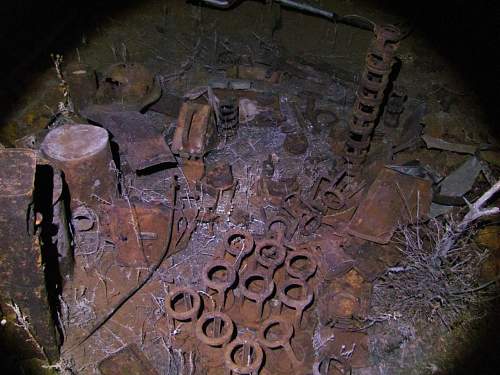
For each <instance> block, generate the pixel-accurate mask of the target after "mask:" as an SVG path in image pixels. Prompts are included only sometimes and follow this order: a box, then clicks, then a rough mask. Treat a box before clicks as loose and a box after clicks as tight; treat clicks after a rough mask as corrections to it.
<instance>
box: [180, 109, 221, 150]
mask: <svg viewBox="0 0 500 375" xmlns="http://www.w3.org/2000/svg"><path fill="white" fill-rule="evenodd" d="M214 135H215V126H214V121H213V116H212V108H211V107H210V106H209V105H208V104H198V103H193V102H186V103H183V104H182V107H181V109H180V112H179V118H178V120H177V127H176V129H175V133H174V139H173V141H172V151H173V152H174V153H176V154H179V155H181V156H195V157H202V156H203V155H205V153H206V152H207V151H208V150H209V148H210V146H211V144H212V142H213V140H214Z"/></svg>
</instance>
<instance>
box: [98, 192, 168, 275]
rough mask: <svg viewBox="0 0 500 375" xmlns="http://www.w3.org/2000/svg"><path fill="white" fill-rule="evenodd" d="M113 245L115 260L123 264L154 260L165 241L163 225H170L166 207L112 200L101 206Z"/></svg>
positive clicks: (165, 235) (139, 265)
mask: <svg viewBox="0 0 500 375" xmlns="http://www.w3.org/2000/svg"><path fill="white" fill-rule="evenodd" d="M102 209H103V210H104V212H105V213H106V217H105V218H103V219H102V221H103V226H104V225H105V226H106V227H107V228H108V231H109V234H110V236H111V240H112V241H113V243H114V245H115V248H116V258H115V259H116V262H117V264H119V265H121V266H126V267H141V266H147V265H149V264H151V263H152V262H154V261H155V260H157V259H158V258H159V257H160V255H161V253H162V251H163V250H164V248H165V246H166V243H167V241H168V238H167V233H166V231H165V228H168V227H169V226H170V215H171V212H170V209H169V208H167V207H165V206H161V205H152V204H148V203H143V202H130V201H128V202H127V201H125V200H120V201H115V203H114V204H113V205H112V206H104V207H102Z"/></svg>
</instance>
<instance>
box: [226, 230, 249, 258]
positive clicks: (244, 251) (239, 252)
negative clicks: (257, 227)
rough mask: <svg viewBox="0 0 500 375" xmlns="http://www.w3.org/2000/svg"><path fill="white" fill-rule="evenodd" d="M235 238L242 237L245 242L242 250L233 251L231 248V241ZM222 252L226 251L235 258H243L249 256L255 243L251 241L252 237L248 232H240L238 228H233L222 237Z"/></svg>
mask: <svg viewBox="0 0 500 375" xmlns="http://www.w3.org/2000/svg"><path fill="white" fill-rule="evenodd" d="M235 237H242V238H243V239H244V240H245V244H244V245H243V248H242V249H241V250H239V249H234V248H233V247H232V246H231V241H232V239H234V238H235ZM223 244H224V250H226V251H227V252H228V253H229V254H231V255H233V256H235V257H242V258H243V257H244V256H246V255H248V254H250V253H251V252H252V250H253V248H254V245H255V241H254V239H253V236H252V234H251V233H250V232H248V231H246V230H242V229H239V228H234V229H231V230H229V231H227V233H226V235H225V236H224V241H223Z"/></svg>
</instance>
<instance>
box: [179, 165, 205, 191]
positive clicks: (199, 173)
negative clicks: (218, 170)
mask: <svg viewBox="0 0 500 375" xmlns="http://www.w3.org/2000/svg"><path fill="white" fill-rule="evenodd" d="M181 168H182V173H184V177H186V180H187V182H188V183H189V184H190V185H196V184H197V183H199V182H200V181H201V179H202V178H203V176H204V175H205V163H204V162H203V160H202V159H183V160H182V166H181Z"/></svg>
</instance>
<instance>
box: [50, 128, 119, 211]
mask: <svg viewBox="0 0 500 375" xmlns="http://www.w3.org/2000/svg"><path fill="white" fill-rule="evenodd" d="M41 151H42V154H43V155H44V156H45V157H46V158H47V160H48V161H49V162H50V163H51V164H52V165H54V166H55V167H56V168H58V169H60V170H62V171H63V172H64V178H65V181H66V183H67V184H68V188H69V194H70V196H71V206H72V207H76V206H79V205H81V204H82V203H84V204H86V205H88V206H91V207H95V206H96V205H97V204H98V203H99V201H106V202H112V201H113V200H114V198H115V196H116V191H117V178H116V174H115V169H116V167H115V164H114V162H113V158H112V156H111V149H110V146H109V138H108V133H107V132H106V130H104V129H102V128H99V127H97V126H92V125H62V126H60V127H58V128H56V129H53V130H51V131H50V132H49V134H47V136H46V137H45V139H44V141H43V143H42V146H41Z"/></svg>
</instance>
